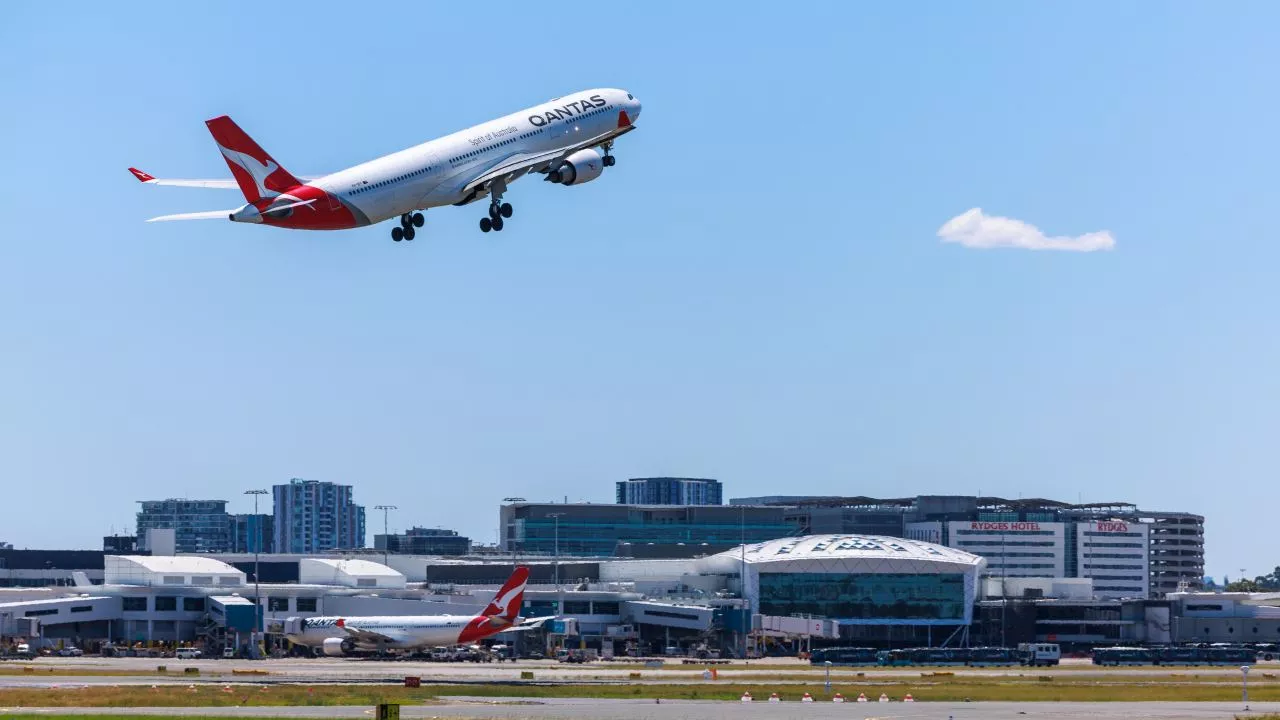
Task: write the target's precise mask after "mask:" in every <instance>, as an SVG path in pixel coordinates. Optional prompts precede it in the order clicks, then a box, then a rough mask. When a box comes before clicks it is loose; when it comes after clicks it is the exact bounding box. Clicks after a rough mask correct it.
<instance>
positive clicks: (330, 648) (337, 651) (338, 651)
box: [324, 638, 356, 657]
mask: <svg viewBox="0 0 1280 720" xmlns="http://www.w3.org/2000/svg"><path fill="white" fill-rule="evenodd" d="M355 651H356V644H355V643H354V642H353V641H352V640H351V638H328V639H326V640H325V641H324V654H325V655H328V656H329V657H340V656H342V655H350V654H352V653H354V652H355Z"/></svg>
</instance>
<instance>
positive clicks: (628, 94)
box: [627, 93, 635, 100]
mask: <svg viewBox="0 0 1280 720" xmlns="http://www.w3.org/2000/svg"><path fill="white" fill-rule="evenodd" d="M627 99H628V100H635V98H633V97H631V93H627Z"/></svg>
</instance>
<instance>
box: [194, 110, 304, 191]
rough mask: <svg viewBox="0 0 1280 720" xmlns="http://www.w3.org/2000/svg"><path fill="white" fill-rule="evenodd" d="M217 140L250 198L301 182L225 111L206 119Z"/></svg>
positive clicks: (229, 165)
mask: <svg viewBox="0 0 1280 720" xmlns="http://www.w3.org/2000/svg"><path fill="white" fill-rule="evenodd" d="M205 125H208V126H209V132H210V133H211V134H212V135H213V140H214V142H216V143H218V149H219V150H221V151H222V156H223V157H224V158H226V161H227V167H229V168H231V174H232V175H234V176H235V178H236V183H237V184H239V185H240V190H241V192H243V193H244V197H245V199H246V200H248V201H249V202H257V201H258V200H261V199H263V198H271V197H275V196H276V195H279V194H280V193H282V192H287V191H289V190H290V189H292V188H295V187H297V186H298V185H301V184H302V183H300V182H298V179H297V178H295V177H294V176H293V175H290V174H289V171H288V170H285V169H284V168H282V167H280V163H278V162H276V161H275V160H274V159H272V157H271V156H270V155H268V154H267V151H265V150H263V149H262V147H261V146H259V145H258V143H256V142H254V141H253V138H251V137H249V136H248V135H247V134H245V131H243V130H241V129H240V126H239V125H236V124H235V122H234V121H233V120H232V119H231V118H229V117H227V116H226V115H223V116H222V117H216V118H214V119H212V120H209V121H208V122H206V123H205Z"/></svg>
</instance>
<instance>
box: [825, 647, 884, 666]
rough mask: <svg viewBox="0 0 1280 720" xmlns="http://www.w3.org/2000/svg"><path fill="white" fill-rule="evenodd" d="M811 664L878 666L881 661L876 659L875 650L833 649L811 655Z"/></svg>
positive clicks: (858, 648) (855, 648)
mask: <svg viewBox="0 0 1280 720" xmlns="http://www.w3.org/2000/svg"><path fill="white" fill-rule="evenodd" d="M809 663H810V664H811V665H823V664H825V663H831V664H832V665H876V664H877V663H879V659H878V658H877V657H876V651H875V648H861V647H833V648H819V649H818V650H814V651H813V652H812V653H811V654H810V655H809Z"/></svg>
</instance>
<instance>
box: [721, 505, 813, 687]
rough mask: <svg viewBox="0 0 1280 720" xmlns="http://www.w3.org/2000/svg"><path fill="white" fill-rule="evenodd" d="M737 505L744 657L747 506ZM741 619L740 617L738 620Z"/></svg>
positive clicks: (748, 611)
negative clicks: (740, 552) (740, 554)
mask: <svg viewBox="0 0 1280 720" xmlns="http://www.w3.org/2000/svg"><path fill="white" fill-rule="evenodd" d="M739 507H740V508H741V509H740V510H739V511H738V544H739V546H740V549H741V550H742V571H741V572H740V573H739V576H738V580H739V583H740V584H741V585H742V588H741V590H742V611H743V612H742V615H743V616H745V617H746V618H747V623H746V624H744V626H743V631H742V657H744V658H745V657H746V656H747V642H748V640H749V637H750V635H751V627H750V622H751V620H750V618H751V603H750V601H749V600H747V506H746V505H741V506H739ZM741 619H742V618H741V617H740V618H739V620H741ZM827 672H828V673H830V672H831V670H830V669H829V668H828V670H827Z"/></svg>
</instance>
